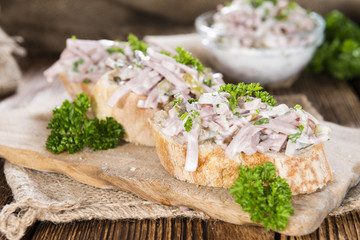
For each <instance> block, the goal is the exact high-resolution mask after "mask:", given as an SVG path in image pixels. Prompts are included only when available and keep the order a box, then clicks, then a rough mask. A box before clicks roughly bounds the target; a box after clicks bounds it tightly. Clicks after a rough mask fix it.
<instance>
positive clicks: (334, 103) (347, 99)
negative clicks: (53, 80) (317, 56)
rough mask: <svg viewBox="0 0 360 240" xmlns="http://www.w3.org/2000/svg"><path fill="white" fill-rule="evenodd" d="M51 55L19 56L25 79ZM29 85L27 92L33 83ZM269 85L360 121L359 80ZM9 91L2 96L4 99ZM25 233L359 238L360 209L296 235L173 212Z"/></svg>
mask: <svg viewBox="0 0 360 240" xmlns="http://www.w3.org/2000/svg"><path fill="white" fill-rule="evenodd" d="M53 61H54V59H43V58H37V59H28V60H27V61H24V62H22V64H21V65H22V69H23V72H24V77H23V81H26V82H28V83H31V81H32V80H33V78H34V77H35V76H38V74H39V72H40V71H42V70H44V69H45V68H46V67H48V66H49V65H50V64H51V63H52V62H53ZM27 86H29V87H28V88H29V89H27V90H28V91H29V92H31V90H32V89H31V84H27ZM267 90H268V91H269V92H270V93H272V94H276V95H287V94H291V93H302V94H305V95H306V96H307V97H308V99H309V101H310V102H311V103H312V104H313V106H314V107H315V108H316V110H317V111H318V112H319V113H320V114H321V115H322V116H323V117H324V119H325V120H327V121H331V122H335V123H338V124H341V125H344V126H351V127H360V101H359V98H360V80H358V81H352V82H341V81H336V80H334V79H332V78H330V77H328V76H313V75H309V74H303V75H302V76H301V77H300V79H298V81H297V82H296V83H295V84H294V85H293V86H292V87H290V88H286V89H271V88H270V89H267ZM10 96H11V95H9V96H7V97H10ZM7 97H2V98H0V100H2V101H4V100H6V99H7ZM359 147H360V140H359ZM359 153H360V151H359ZM3 164H4V160H3V159H0V207H2V206H4V205H5V204H8V203H11V201H12V200H13V198H12V194H11V190H10V188H9V187H8V185H7V184H6V180H5V177H4V174H3ZM3 239H6V238H5V237H4V236H1V235H0V240H3ZM23 239H304V240H305V239H360V210H358V211H353V212H350V213H348V214H344V215H342V216H337V217H327V218H326V219H325V220H324V222H323V223H322V224H321V226H320V228H319V229H318V230H316V231H315V232H314V233H312V234H309V235H307V236H300V237H288V236H284V235H281V234H278V233H275V232H271V231H270V232H266V231H265V230H264V229H263V228H261V227H253V226H238V225H234V224H229V223H224V222H221V221H215V220H208V221H204V220H198V219H189V218H175V219H156V220H133V219H130V220H121V221H110V220H89V221H76V222H70V223H62V224H54V223H51V222H40V221H38V222H36V223H35V224H34V225H33V226H31V227H30V228H29V229H28V231H27V233H26V235H25V236H24V237H23Z"/></svg>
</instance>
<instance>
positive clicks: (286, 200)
mask: <svg viewBox="0 0 360 240" xmlns="http://www.w3.org/2000/svg"><path fill="white" fill-rule="evenodd" d="M239 169H240V172H239V177H238V179H237V180H236V181H235V182H234V185H233V186H231V187H230V190H229V191H230V193H231V194H232V195H234V196H235V202H237V203H238V204H240V205H241V207H242V209H243V211H246V212H248V213H250V217H251V220H252V221H253V222H261V223H263V224H264V227H265V228H266V229H267V230H270V229H273V230H275V231H281V230H284V229H285V228H286V226H287V224H288V222H289V217H290V215H291V214H293V213H294V208H293V207H292V205H291V202H290V200H291V197H292V193H291V190H290V187H289V184H288V183H287V182H286V180H285V179H283V178H281V177H279V176H276V170H275V166H274V164H273V163H270V162H266V163H262V164H261V165H257V166H255V167H254V168H251V167H247V166H246V167H245V166H243V165H240V166H239Z"/></svg>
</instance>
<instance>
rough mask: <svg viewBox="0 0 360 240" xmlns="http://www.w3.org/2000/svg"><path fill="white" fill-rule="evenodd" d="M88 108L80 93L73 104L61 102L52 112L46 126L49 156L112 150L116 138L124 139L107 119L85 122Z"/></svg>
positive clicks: (112, 121)
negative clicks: (85, 148)
mask: <svg viewBox="0 0 360 240" xmlns="http://www.w3.org/2000/svg"><path fill="white" fill-rule="evenodd" d="M89 108H90V101H89V98H88V96H87V95H86V94H84V93H81V94H79V95H77V99H76V100H74V102H73V103H70V101H69V100H65V101H64V102H63V104H62V105H61V107H57V108H55V109H54V110H53V117H52V118H51V119H50V122H49V123H48V126H47V128H48V129H51V134H50V136H49V137H48V138H47V140H46V148H47V149H48V150H49V151H51V152H53V153H61V152H64V151H68V152H69V153H74V152H76V151H79V150H81V149H83V148H84V147H86V146H87V147H91V148H93V149H94V151H96V150H105V149H109V148H114V147H115V146H116V145H117V144H118V142H119V138H123V137H124V134H125V132H124V129H123V127H122V126H121V125H120V124H119V123H118V122H116V121H115V120H114V119H113V118H111V117H108V118H106V120H99V119H97V118H94V119H89V118H88V117H87V115H86V113H87V111H88V109H89Z"/></svg>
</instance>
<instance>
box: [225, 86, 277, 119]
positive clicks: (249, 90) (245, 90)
mask: <svg viewBox="0 0 360 240" xmlns="http://www.w3.org/2000/svg"><path fill="white" fill-rule="evenodd" d="M262 89H263V87H261V86H260V84H259V83H250V84H245V83H239V84H238V85H234V84H231V83H228V84H225V85H222V86H220V90H219V92H227V93H229V94H230V95H231V97H228V101H229V106H230V109H231V110H232V111H233V113H236V109H235V108H236V107H238V106H239V103H238V101H239V99H240V98H241V97H246V100H247V101H249V100H250V98H249V97H256V98H260V99H261V101H262V102H264V103H267V104H269V105H270V106H274V105H275V100H274V98H273V97H272V96H271V95H270V94H269V93H268V92H266V91H261V90H262Z"/></svg>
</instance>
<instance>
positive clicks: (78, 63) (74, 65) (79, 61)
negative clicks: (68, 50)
mask: <svg viewBox="0 0 360 240" xmlns="http://www.w3.org/2000/svg"><path fill="white" fill-rule="evenodd" d="M83 63H84V59H80V60H78V61H76V62H74V64H73V69H72V70H73V72H79V66H80V65H81V64H83Z"/></svg>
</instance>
